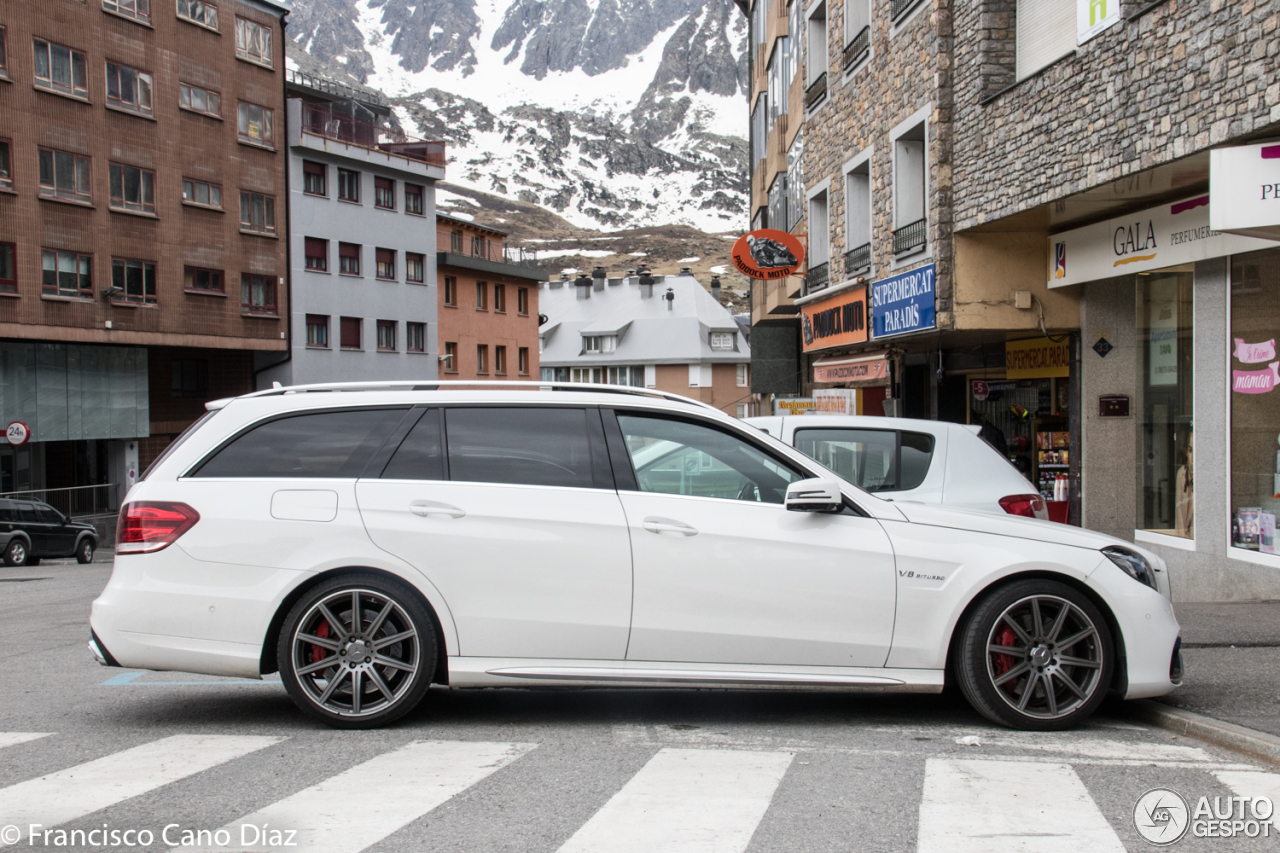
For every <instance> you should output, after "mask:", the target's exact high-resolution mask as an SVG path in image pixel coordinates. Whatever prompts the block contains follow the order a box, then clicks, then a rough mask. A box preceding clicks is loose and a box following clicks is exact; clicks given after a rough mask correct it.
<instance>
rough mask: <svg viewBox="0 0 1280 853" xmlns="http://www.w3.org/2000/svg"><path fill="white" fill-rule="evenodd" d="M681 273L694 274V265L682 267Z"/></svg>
mask: <svg viewBox="0 0 1280 853" xmlns="http://www.w3.org/2000/svg"><path fill="white" fill-rule="evenodd" d="M680 275H693V267H680Z"/></svg>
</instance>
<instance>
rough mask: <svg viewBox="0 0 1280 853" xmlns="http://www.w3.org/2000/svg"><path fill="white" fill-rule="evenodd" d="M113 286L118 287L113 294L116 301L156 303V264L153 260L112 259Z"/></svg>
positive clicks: (143, 303) (142, 303) (141, 303)
mask: <svg viewBox="0 0 1280 853" xmlns="http://www.w3.org/2000/svg"><path fill="white" fill-rule="evenodd" d="M111 286H112V287H113V288H118V291H117V292H116V293H114V294H112V297H111V298H112V299H113V300H115V301H116V302H133V303H136V304H139V305H154V304H155V301H156V265H155V264H154V263H153V262H152V261H135V260H130V259H126V258H113V259H112V260H111Z"/></svg>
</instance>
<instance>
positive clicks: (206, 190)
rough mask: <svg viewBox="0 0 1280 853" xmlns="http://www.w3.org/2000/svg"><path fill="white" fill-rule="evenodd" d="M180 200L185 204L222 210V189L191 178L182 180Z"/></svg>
mask: <svg viewBox="0 0 1280 853" xmlns="http://www.w3.org/2000/svg"><path fill="white" fill-rule="evenodd" d="M182 200H183V201H184V202H186V203H187V204H196V205H199V206H201V207H214V208H217V209H218V210H221V209H222V187H220V186H218V185H217V184H211V183H209V182H207V181H197V180H194V179H192V178H183V179H182Z"/></svg>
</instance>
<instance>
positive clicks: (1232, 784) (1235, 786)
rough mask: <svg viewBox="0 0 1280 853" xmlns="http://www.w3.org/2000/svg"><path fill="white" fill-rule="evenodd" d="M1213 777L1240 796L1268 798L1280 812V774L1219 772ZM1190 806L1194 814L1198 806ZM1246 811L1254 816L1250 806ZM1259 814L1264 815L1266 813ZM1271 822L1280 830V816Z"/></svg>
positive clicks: (1250, 771)
mask: <svg viewBox="0 0 1280 853" xmlns="http://www.w3.org/2000/svg"><path fill="white" fill-rule="evenodd" d="M1213 775H1214V776H1217V777H1218V781H1219V782H1221V783H1222V784H1224V785H1226V786H1227V787H1228V788H1230V789H1231V790H1232V791H1235V792H1236V794H1237V795H1238V796H1241V797H1250V798H1257V797H1268V798H1270V800H1271V804H1272V806H1273V807H1274V808H1277V810H1280V773H1264V772H1263V771H1261V770H1218V771H1216V772H1214V774H1213ZM1189 805H1190V806H1191V808H1192V812H1193V813H1194V810H1195V807H1196V804H1195V803H1194V802H1193V803H1190V804H1189ZM1246 811H1247V812H1248V815H1249V816H1250V817H1252V816H1253V811H1251V810H1250V809H1249V807H1248V806H1246ZM1259 813H1263V814H1264V813H1265V811H1263V812H1259ZM1270 820H1271V824H1272V825H1273V826H1275V827H1276V828H1277V829H1280V814H1275V813H1273V814H1272V815H1271V818H1270ZM1273 831H1274V830H1273Z"/></svg>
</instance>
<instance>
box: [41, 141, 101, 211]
mask: <svg viewBox="0 0 1280 853" xmlns="http://www.w3.org/2000/svg"><path fill="white" fill-rule="evenodd" d="M40 195H42V196H47V197H50V198H61V199H66V200H68V201H81V202H84V203H86V204H88V203H89V201H90V200H91V198H90V195H89V158H88V157H81V156H80V155H79V154H72V153H70V152H68V151H53V150H51V149H48V148H41V149H40Z"/></svg>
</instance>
